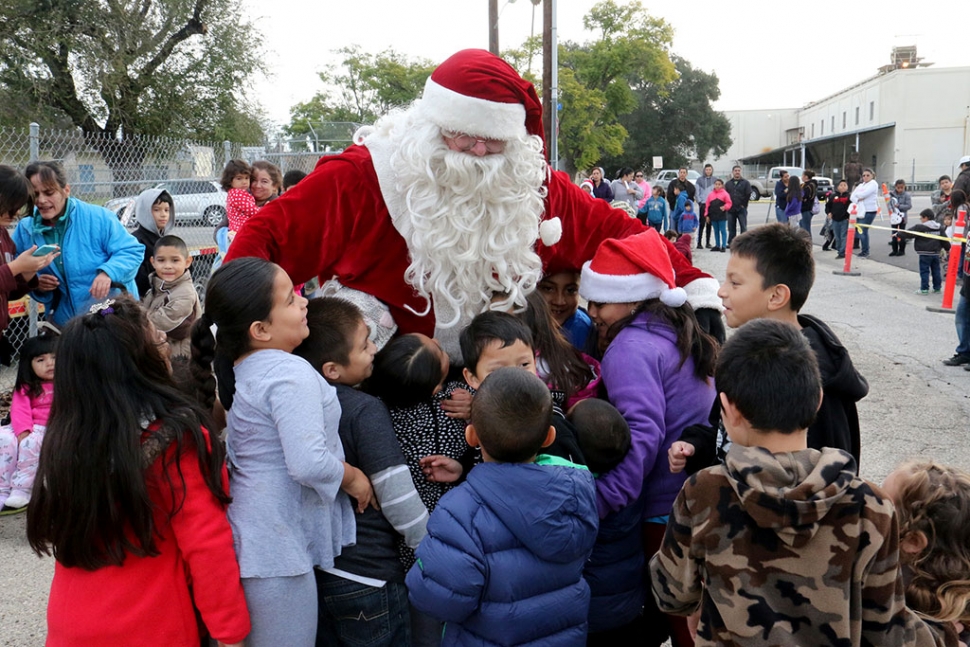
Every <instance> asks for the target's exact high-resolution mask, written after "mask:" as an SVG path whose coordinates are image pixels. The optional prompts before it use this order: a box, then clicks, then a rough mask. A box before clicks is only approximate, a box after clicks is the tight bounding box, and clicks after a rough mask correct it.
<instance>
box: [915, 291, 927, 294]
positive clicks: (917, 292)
mask: <svg viewBox="0 0 970 647" xmlns="http://www.w3.org/2000/svg"><path fill="white" fill-rule="evenodd" d="M929 293H930V291H929V290H917V291H916V294H929Z"/></svg>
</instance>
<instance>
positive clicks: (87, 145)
mask: <svg viewBox="0 0 970 647" xmlns="http://www.w3.org/2000/svg"><path fill="white" fill-rule="evenodd" d="M357 127H358V125H357V124H344V123H341V124H337V123H334V124H320V125H318V128H319V130H320V135H317V134H314V136H313V137H309V136H308V137H306V138H303V139H299V140H286V139H282V138H277V139H276V140H275V141H273V142H271V143H268V144H266V145H263V146H247V145H244V144H240V143H236V142H229V141H224V142H200V141H190V140H181V139H170V138H165V137H138V136H131V137H125V138H124V139H121V138H116V137H110V136H104V137H101V136H93V135H86V134H84V133H82V132H81V131H80V130H77V129H74V130H55V129H48V128H41V127H40V126H38V125H37V124H30V126H29V127H27V128H0V164H6V165H8V166H13V167H14V168H18V169H21V170H23V169H24V168H25V167H26V166H27V164H28V163H30V162H31V161H36V160H45V161H50V160H53V161H56V162H58V163H60V164H61V166H62V167H63V168H64V172H65V174H66V176H67V181H68V184H69V185H70V187H71V195H72V196H73V197H76V198H79V199H80V200H83V201H85V202H88V203H91V204H97V205H101V206H103V207H105V208H107V209H108V210H110V211H112V212H114V213H115V214H117V215H118V217H119V218H121V219H122V222H124V223H125V224H126V226H128V227H130V228H132V229H133V228H134V226H135V223H134V222H133V220H134V219H133V218H132V217H131V215H130V214H131V211H132V210H131V209H130V206H131V205H132V204H133V203H134V200H135V198H136V197H137V196H138V194H139V193H141V192H142V191H144V190H146V189H150V188H153V187H157V188H162V189H165V190H166V191H168V192H169V193H170V194H171V195H172V198H173V201H174V203H175V229H174V230H173V231H172V232H171V233H172V234H174V235H177V236H179V237H181V238H182V239H183V240H185V242H186V243H187V244H188V246H189V249H190V250H191V253H192V255H193V256H194V257H195V258H194V259H193V264H192V268H191V269H192V276H193V279H194V281H195V285H196V289H197V290H198V291H199V293H200V296H203V297H204V294H205V285H206V283H207V282H208V279H209V274H210V273H211V269H212V264H213V262H214V261H215V259H216V255H217V248H216V245H215V240H214V234H215V228H216V225H218V224H219V222H220V221H221V220H222V218H223V216H224V215H225V208H226V193H225V191H223V190H222V188H221V187H220V186H219V178H220V177H221V175H222V169H223V168H224V167H225V165H226V163H227V162H228V161H229V160H230V159H244V160H247V161H248V162H254V161H256V160H266V161H269V162H272V163H273V164H276V165H277V166H278V167H280V169H281V170H282V172H283V173H286V172H287V171H290V170H300V171H303V172H304V173H309V172H310V171H312V170H313V168H314V166H315V165H316V163H317V160H319V158H320V157H321V156H322V155H327V154H336V153H338V152H340V150H342V148H343V146H345V145H346V144H347V143H348V142H349V141H350V139H351V136H352V134H353V132H354V131H355V130H356V128H357ZM10 314H11V322H10V325H9V327H8V328H7V331H6V333H5V335H6V337H7V339H8V340H9V341H10V343H11V345H12V346H13V347H14V349H15V350H17V351H19V349H20V346H21V344H23V342H24V341H25V340H26V339H27V338H28V337H29V336H32V335H35V334H36V333H37V321H38V318H43V310H42V308H38V306H37V304H36V302H33V301H31V299H30V297H26V298H25V299H23V300H21V301H16V302H13V303H11V304H10ZM15 376H16V362H14V365H13V366H11V367H0V390H5V389H10V388H11V387H12V386H13V383H14V379H15Z"/></svg>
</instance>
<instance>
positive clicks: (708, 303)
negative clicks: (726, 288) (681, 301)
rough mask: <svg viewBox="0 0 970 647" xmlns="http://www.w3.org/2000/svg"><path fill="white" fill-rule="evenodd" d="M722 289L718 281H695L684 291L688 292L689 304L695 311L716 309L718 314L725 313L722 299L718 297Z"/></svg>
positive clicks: (706, 279) (707, 279) (709, 279)
mask: <svg viewBox="0 0 970 647" xmlns="http://www.w3.org/2000/svg"><path fill="white" fill-rule="evenodd" d="M720 287H721V285H720V284H719V283H718V282H717V279H712V278H704V279H694V280H693V281H691V282H690V283H688V284H687V285H686V286H684V290H686V292H687V303H689V304H690V307H692V308H693V309H694V310H700V309H701V308H714V309H715V310H717V311H718V312H723V311H724V304H723V303H721V297H719V296H717V291H718V290H719V289H720Z"/></svg>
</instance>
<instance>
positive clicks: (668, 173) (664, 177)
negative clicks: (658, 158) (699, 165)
mask: <svg viewBox="0 0 970 647" xmlns="http://www.w3.org/2000/svg"><path fill="white" fill-rule="evenodd" d="M679 170H680V169H675V168H674V169H664V170H662V171H660V172H659V173H657V177H656V178H655V179H654V180H653V181H652V182H651V183H650V184H651V186H660V187H662V188H663V190H664V191H666V190H667V185H668V184H670V182H671V181H672V180H676V179H677V173H678V171H679ZM700 176H701V174H700V173H698V172H697V171H694V170H688V171H687V180H688V181H689V182H691V183H695V182H697V178H699V177H700Z"/></svg>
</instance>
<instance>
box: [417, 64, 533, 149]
mask: <svg viewBox="0 0 970 647" xmlns="http://www.w3.org/2000/svg"><path fill="white" fill-rule="evenodd" d="M421 103H422V107H423V108H424V109H425V110H427V114H428V115H429V116H430V117H431V119H432V120H433V121H434V123H436V124H438V125H439V126H441V127H442V128H443V129H445V130H454V131H456V132H460V133H466V134H468V135H476V136H478V137H488V138H489V139H506V140H508V139H514V138H517V137H524V136H525V135H526V129H525V107H524V106H523V105H522V104H521V103H501V102H498V101H486V100H485V99H479V98H477V97H470V96H467V95H464V94H459V93H458V92H455V91H454V90H449V89H448V88H446V87H444V86H442V85H439V84H438V83H436V82H434V81H433V80H431V77H430V76H429V77H428V80H427V82H426V83H425V84H424V95H423V96H422V100H421Z"/></svg>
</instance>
